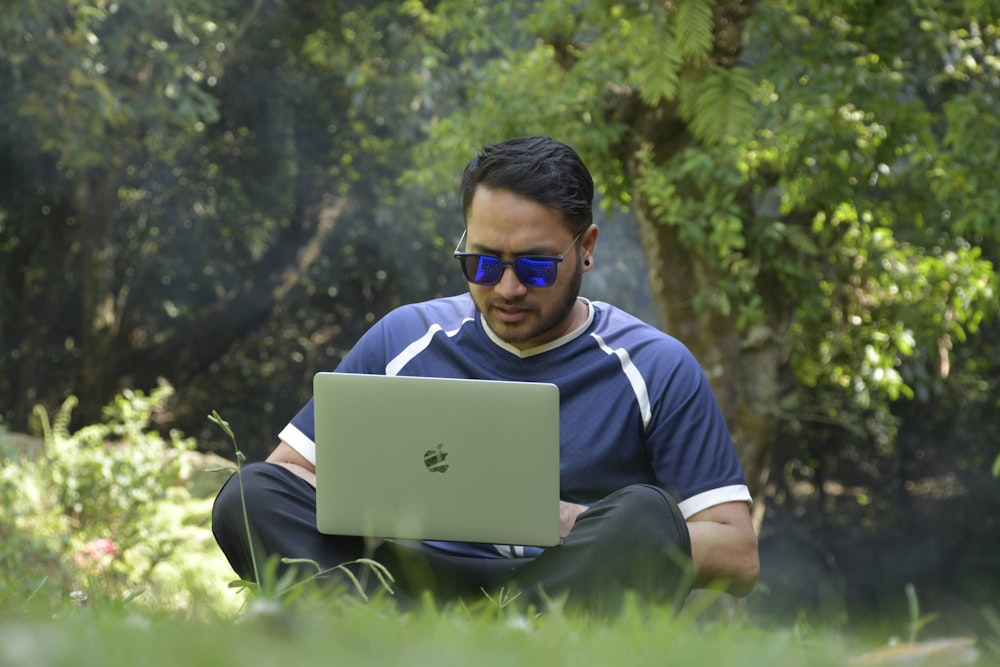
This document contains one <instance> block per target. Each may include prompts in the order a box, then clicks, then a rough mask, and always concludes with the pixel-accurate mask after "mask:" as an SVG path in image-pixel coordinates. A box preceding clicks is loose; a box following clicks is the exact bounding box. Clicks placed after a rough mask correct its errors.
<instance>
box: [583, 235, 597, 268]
mask: <svg viewBox="0 0 1000 667" xmlns="http://www.w3.org/2000/svg"><path fill="white" fill-rule="evenodd" d="M599 234H600V231H599V230H598V229H597V225H591V226H590V227H588V228H587V229H586V231H584V232H583V236H581V237H580V258H581V259H582V260H583V270H584V271H590V270H591V269H592V268H593V267H594V250H595V249H596V247H597V237H598V235H599Z"/></svg>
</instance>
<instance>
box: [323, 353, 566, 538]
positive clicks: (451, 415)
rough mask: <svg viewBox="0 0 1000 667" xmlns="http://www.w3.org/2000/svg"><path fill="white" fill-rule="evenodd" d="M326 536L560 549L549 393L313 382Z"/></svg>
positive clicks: (341, 379)
mask: <svg viewBox="0 0 1000 667" xmlns="http://www.w3.org/2000/svg"><path fill="white" fill-rule="evenodd" d="M313 399H314V405H315V414H316V417H315V419H316V523H317V528H318V529H319V531H320V532H323V533H329V534H334V535H361V536H368V537H384V538H397V539H419V540H444V541H459V542H486V543H490V544H511V545H537V546H550V545H553V544H557V543H558V542H559V389H558V388H557V387H556V386H555V385H553V384H542V383H528V382H500V381H493V380H459V379H443V378H423V377H390V376H385V375H356V374H348V373H318V374H317V375H316V376H315V378H314V381H313Z"/></svg>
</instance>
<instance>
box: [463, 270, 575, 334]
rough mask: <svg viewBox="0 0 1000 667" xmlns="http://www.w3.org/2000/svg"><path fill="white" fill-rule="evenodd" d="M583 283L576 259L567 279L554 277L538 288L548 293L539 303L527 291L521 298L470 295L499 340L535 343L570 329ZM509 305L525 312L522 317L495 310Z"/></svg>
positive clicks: (506, 308)
mask: <svg viewBox="0 0 1000 667" xmlns="http://www.w3.org/2000/svg"><path fill="white" fill-rule="evenodd" d="M582 284H583V271H582V270H581V269H580V264H579V262H577V264H576V268H575V270H574V271H573V274H572V275H571V276H570V277H569V279H568V280H567V281H565V282H564V283H562V284H561V285H560V282H559V281H557V282H556V284H555V285H553V286H552V287H548V288H543V289H542V290H539V292H540V293H543V294H544V295H545V296H546V297H548V298H546V299H545V300H544V301H543V302H542V303H538V302H537V301H534V300H532V299H531V296H532V295H531V293H530V292H529V294H528V295H527V296H526V297H525V298H524V299H518V300H509V299H503V298H500V297H498V296H496V295H493V294H490V295H488V296H487V297H485V298H481V299H477V298H476V295H475V294H473V299H474V300H475V301H476V305H477V306H478V307H479V310H480V312H481V313H482V314H483V317H484V319H485V320H486V323H487V324H488V325H489V327H490V329H491V330H492V331H493V333H495V334H496V335H497V337H498V338H500V340H502V341H504V342H505V343H509V344H511V345H514V346H515V347H519V346H520V345H524V344H526V343H530V345H528V347H535V346H537V345H542V344H544V343H547V342H550V341H552V340H555V339H556V338H559V337H560V336H562V335H563V334H566V333H568V332H569V331H570V329H571V328H572V321H571V320H572V317H571V316H572V313H573V308H574V307H575V306H576V303H577V297H578V296H579V294H580V287H581V285H582ZM553 291H555V292H553ZM550 293H551V294H550ZM508 309H509V310H513V311H515V312H518V313H526V315H525V317H524V319H523V320H521V321H519V322H514V323H511V322H508V321H505V320H504V319H503V318H502V317H501V316H500V315H499V314H498V310H508Z"/></svg>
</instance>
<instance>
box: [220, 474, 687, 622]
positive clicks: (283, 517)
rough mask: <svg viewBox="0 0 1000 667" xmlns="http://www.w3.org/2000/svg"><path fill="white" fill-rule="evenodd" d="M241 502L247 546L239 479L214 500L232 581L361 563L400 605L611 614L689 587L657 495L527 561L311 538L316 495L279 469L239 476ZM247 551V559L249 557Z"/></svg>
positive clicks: (676, 516)
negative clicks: (626, 604) (274, 569)
mask: <svg viewBox="0 0 1000 667" xmlns="http://www.w3.org/2000/svg"><path fill="white" fill-rule="evenodd" d="M241 475H242V487H243V497H245V499H246V516H247V518H248V520H249V526H250V534H251V536H252V538H251V539H252V544H251V543H248V540H247V529H246V524H245V523H244V512H243V503H242V501H241V493H240V480H239V478H238V477H237V476H236V475H233V476H232V477H231V478H230V479H229V481H228V482H226V484H225V486H224V487H223V488H222V490H221V491H220V492H219V495H218V497H217V498H216V501H215V506H214V508H213V512H212V530H213V533H214V534H215V539H216V541H217V542H218V543H219V546H220V547H221V549H222V551H223V553H224V554H225V555H226V557H227V558H228V559H229V563H230V564H231V565H232V567H233V569H234V570H235V571H236V572H237V574H239V575H240V576H241V577H243V578H246V579H253V578H254V567H253V556H252V555H251V554H252V553H253V554H256V555H257V563H258V566H259V567H261V566H263V560H264V559H266V558H267V557H268V555H271V554H278V555H280V556H282V557H288V558H308V559H311V560H313V561H315V562H316V563H317V564H318V565H319V567H320V568H321V569H322V570H324V571H329V575H328V577H329V578H330V579H334V580H336V579H338V578H341V579H346V577H345V575H343V573H342V572H341V571H340V570H337V569H336V568H337V566H340V565H344V564H346V563H351V562H352V561H356V560H357V559H359V558H362V557H368V558H371V559H373V560H375V561H377V562H379V563H381V564H382V565H384V566H385V567H386V568H388V569H389V571H390V572H391V573H392V574H393V577H394V578H395V579H396V583H395V589H396V590H395V591H394V593H395V595H396V597H397V598H399V599H401V600H408V599H413V598H415V597H418V596H419V595H420V594H422V593H423V592H424V591H429V592H431V593H432V594H433V595H434V596H435V597H436V598H438V599H440V600H443V601H448V600H455V599H475V598H477V597H481V596H482V595H483V592H484V591H485V592H490V593H493V592H496V591H498V590H499V589H501V588H505V589H507V590H509V591H511V592H516V593H517V594H519V595H520V596H521V599H522V600H523V601H525V602H530V603H534V604H535V605H536V606H539V607H543V606H544V604H545V602H546V600H547V599H558V598H560V597H562V596H564V595H565V596H567V605H568V606H570V607H579V608H585V609H588V610H591V611H595V612H603V613H614V611H615V610H616V609H617V608H618V607H619V606H620V604H621V601H622V599H623V597H624V595H625V593H626V592H627V591H632V592H634V593H636V594H637V595H638V596H640V597H641V598H642V599H644V600H647V601H649V602H652V603H656V604H672V605H675V606H679V605H680V604H681V603H682V602H683V600H684V598H685V596H686V595H687V593H688V591H689V590H690V585H691V580H692V578H691V563H690V561H691V544H690V538H689V536H688V530H687V524H686V523H685V522H684V518H683V516H682V515H681V513H680V510H679V509H678V507H677V504H676V502H675V501H674V500H673V499H672V498H671V497H670V495H669V494H667V493H666V492H665V491H663V490H662V489H659V488H657V487H654V486H648V485H642V484H640V485H634V486H629V487H626V488H624V489H621V490H619V491H616V492H614V493H612V494H610V495H609V496H607V497H606V498H604V499H602V500H600V501H599V502H597V503H595V504H594V505H593V506H592V507H591V508H590V509H588V510H587V511H586V512H584V513H582V514H580V515H579V516H578V517H577V520H576V524H575V525H574V527H573V530H572V531H571V532H570V534H569V535H568V536H567V537H566V539H565V540H563V542H562V543H561V544H559V545H558V546H554V547H550V548H548V549H546V550H545V551H544V552H543V553H542V554H541V555H540V556H538V557H536V558H495V559H494V558H479V557H471V556H461V555H455V554H449V553H445V552H442V551H440V550H437V549H434V548H433V547H428V546H425V545H423V544H421V543H419V542H384V543H382V544H381V545H379V546H378V547H377V548H374V547H373V545H371V544H368V545H366V543H365V540H364V539H363V538H360V537H351V536H338V535H324V534H322V533H320V532H318V531H317V530H316V491H315V489H314V488H313V487H312V486H311V485H310V484H309V483H307V482H306V481H305V480H302V479H300V478H299V477H297V476H296V475H294V474H293V473H291V472H290V471H288V470H287V469H285V468H283V467H281V466H277V465H274V464H270V463H252V464H249V465H246V466H244V467H243V468H242V471H241ZM251 550H253V551H251ZM345 567H349V568H350V569H351V571H352V572H353V573H354V574H355V576H357V577H358V578H359V579H360V580H361V581H362V582H363V585H364V586H365V587H366V589H368V590H369V591H374V590H375V589H376V588H377V581H375V579H374V578H373V577H371V576H369V573H367V572H366V570H367V566H364V565H360V564H351V565H346V566H345Z"/></svg>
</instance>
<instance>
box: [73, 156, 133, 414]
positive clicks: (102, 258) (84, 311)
mask: <svg viewBox="0 0 1000 667" xmlns="http://www.w3.org/2000/svg"><path fill="white" fill-rule="evenodd" d="M121 178H122V172H121V170H120V169H117V168H109V169H106V170H102V169H95V170H94V171H91V172H84V173H83V174H81V175H80V176H79V177H78V180H77V181H76V183H75V187H74V193H73V199H74V208H75V209H76V217H77V224H78V229H79V238H80V248H81V251H82V253H81V254H82V260H83V261H82V267H81V268H82V274H81V277H82V303H81V315H82V323H81V324H82V326H81V348H82V358H81V361H80V379H79V381H78V382H77V393H78V396H79V399H80V405H79V408H78V411H77V414H76V417H77V419H80V420H82V421H84V422H85V423H91V422H93V421H96V420H97V419H98V418H99V417H100V414H101V412H100V411H101V406H103V405H104V404H105V403H106V402H107V401H108V400H109V399H110V398H111V396H112V393H113V391H114V377H115V372H116V366H117V363H116V362H117V359H116V345H115V337H116V335H117V332H118V325H119V320H120V318H119V307H118V304H117V298H116V293H115V218H116V215H117V212H118V188H119V186H120V183H121Z"/></svg>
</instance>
